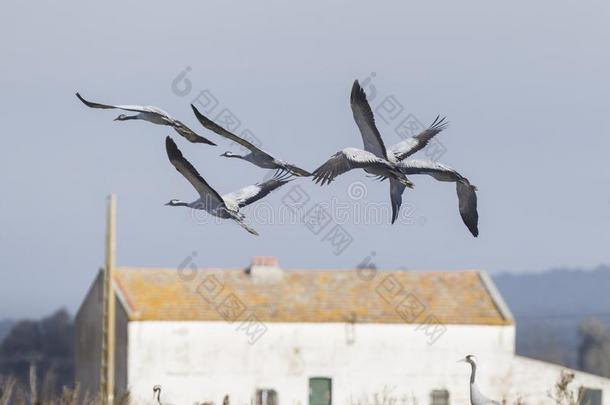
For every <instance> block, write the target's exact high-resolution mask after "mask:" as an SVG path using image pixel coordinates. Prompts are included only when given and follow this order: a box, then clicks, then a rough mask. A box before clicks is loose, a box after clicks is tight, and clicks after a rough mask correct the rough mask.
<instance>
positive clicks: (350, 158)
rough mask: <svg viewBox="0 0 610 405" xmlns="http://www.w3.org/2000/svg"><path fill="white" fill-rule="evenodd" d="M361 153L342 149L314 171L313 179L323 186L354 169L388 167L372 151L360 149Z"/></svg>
mask: <svg viewBox="0 0 610 405" xmlns="http://www.w3.org/2000/svg"><path fill="white" fill-rule="evenodd" d="M360 152H361V153H358V152H355V153H346V151H345V150H341V151H339V152H337V153H335V154H334V155H332V156H331V157H330V159H328V160H327V161H326V162H325V163H324V164H323V165H322V166H320V167H318V168H317V169H316V170H314V172H313V181H314V182H315V183H316V184H320V185H321V186H323V185H324V184H329V183H330V182H331V181H333V180H334V179H335V177H337V176H339V175H341V174H343V173H345V172H348V171H350V170H352V169H360V168H363V167H370V168H373V169H374V168H379V169H381V170H383V169H387V167H386V165H384V164H383V161H381V160H380V159H379V158H377V157H376V156H374V155H373V154H372V153H367V152H365V151H360Z"/></svg>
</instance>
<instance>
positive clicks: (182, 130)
mask: <svg viewBox="0 0 610 405" xmlns="http://www.w3.org/2000/svg"><path fill="white" fill-rule="evenodd" d="M76 97H78V99H79V100H80V101H82V102H83V104H85V105H86V106H87V107H90V108H101V109H106V110H107V109H118V110H124V111H131V112H137V114H135V115H125V114H120V115H119V116H118V117H116V118H115V119H114V120H115V121H128V120H144V121H148V122H152V123H153V124H157V125H168V126H170V127H172V128H174V130H175V131H176V132H177V133H179V134H180V135H181V136H183V137H184V138H186V139H188V140H189V141H190V142H193V143H205V144H208V145H213V146H216V144H215V143H214V142H212V141H210V140H209V139H207V138H204V137H203V136H200V135H197V134H196V133H195V131H193V130H192V129H190V128H189V127H187V126H186V125H185V124H183V123H182V122H181V121H179V120H177V119H176V118H174V117H172V116H171V115H169V114H168V113H167V112H165V111H163V110H162V109H160V108H158V107H153V106H142V105H110V104H100V103H94V102H91V101H87V100H85V99H84V98H83V97H82V96H81V95H80V94H79V93H76Z"/></svg>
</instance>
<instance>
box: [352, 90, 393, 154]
mask: <svg viewBox="0 0 610 405" xmlns="http://www.w3.org/2000/svg"><path fill="white" fill-rule="evenodd" d="M350 103H351V106H352V113H353V114H354V120H355V121H356V125H358V129H360V135H362V141H363V142H364V150H366V151H369V152H371V153H372V154H374V155H375V156H377V157H378V158H381V159H386V160H387V158H388V156H387V152H386V149H385V145H384V144H383V139H381V134H379V130H377V127H376V126H375V117H374V116H373V111H372V110H371V106H370V105H369V102H368V100H367V99H366V93H365V92H364V90H363V89H362V87H360V83H358V80H356V81H354V85H353V86H352V94H351V97H350Z"/></svg>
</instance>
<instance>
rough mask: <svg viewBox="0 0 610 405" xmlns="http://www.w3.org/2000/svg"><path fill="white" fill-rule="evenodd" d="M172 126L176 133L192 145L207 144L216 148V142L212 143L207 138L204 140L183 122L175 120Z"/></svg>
mask: <svg viewBox="0 0 610 405" xmlns="http://www.w3.org/2000/svg"><path fill="white" fill-rule="evenodd" d="M170 125H171V126H172V127H173V128H174V130H175V131H176V132H178V133H179V134H180V135H182V136H183V137H185V138H186V139H188V140H189V141H190V142H192V143H205V144H208V145H212V146H216V144H215V143H214V142H212V141H210V140H209V139H207V138H204V137H203V136H201V135H197V134H196V133H195V131H193V130H192V129H190V128H189V127H187V126H186V125H184V124H183V123H182V122H181V121H178V120H173V121H172V123H171V124H170Z"/></svg>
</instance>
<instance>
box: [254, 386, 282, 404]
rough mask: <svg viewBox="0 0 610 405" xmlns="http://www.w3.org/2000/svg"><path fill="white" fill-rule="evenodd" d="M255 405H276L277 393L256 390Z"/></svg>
mask: <svg viewBox="0 0 610 405" xmlns="http://www.w3.org/2000/svg"><path fill="white" fill-rule="evenodd" d="M256 405H278V403H277V391H275V390H270V389H260V390H256Z"/></svg>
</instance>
